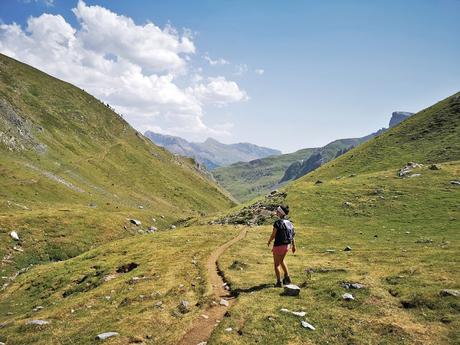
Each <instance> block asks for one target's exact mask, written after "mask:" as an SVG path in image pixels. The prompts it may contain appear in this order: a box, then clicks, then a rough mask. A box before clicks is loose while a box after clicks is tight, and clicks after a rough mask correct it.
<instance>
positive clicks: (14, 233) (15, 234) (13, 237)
mask: <svg viewBox="0 0 460 345" xmlns="http://www.w3.org/2000/svg"><path fill="white" fill-rule="evenodd" d="M10 236H11V238H12V239H13V240H16V241H19V235H18V233H17V232H16V231H11V232H10Z"/></svg>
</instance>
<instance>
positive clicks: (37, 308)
mask: <svg viewBox="0 0 460 345" xmlns="http://www.w3.org/2000/svg"><path fill="white" fill-rule="evenodd" d="M42 309H43V307H42V306H41V305H39V306H37V307H35V308H34V309H32V311H39V310H42Z"/></svg>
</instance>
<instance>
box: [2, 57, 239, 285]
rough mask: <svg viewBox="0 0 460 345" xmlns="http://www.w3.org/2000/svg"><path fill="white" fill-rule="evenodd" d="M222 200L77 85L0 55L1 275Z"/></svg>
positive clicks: (209, 208)
mask: <svg viewBox="0 0 460 345" xmlns="http://www.w3.org/2000/svg"><path fill="white" fill-rule="evenodd" d="M231 205H233V202H232V201H231V200H230V199H229V198H228V197H227V196H226V195H225V194H224V193H223V192H222V191H221V190H220V189H219V187H218V186H217V185H215V184H214V183H213V182H212V181H211V180H209V179H208V178H207V177H206V175H205V174H203V173H202V172H201V171H200V169H199V168H198V167H197V165H196V164H195V162H194V161H193V160H192V159H185V158H184V159H183V158H180V157H175V156H173V155H172V154H170V153H169V152H167V151H166V150H164V149H163V148H159V147H157V146H155V145H154V144H153V143H152V142H151V141H150V140H148V139H146V138H145V137H143V136H142V135H141V134H140V133H138V132H136V131H135V130H134V129H133V128H132V127H130V126H129V124H128V123H127V122H126V121H124V120H123V119H122V118H121V117H120V116H119V115H117V114H116V113H115V112H113V111H112V110H111V109H110V107H109V106H107V105H104V104H103V103H101V102H100V101H99V100H97V99H96V98H94V97H92V96H91V95H89V94H87V93H86V92H84V91H82V90H80V89H78V88H76V87H74V86H72V85H70V84H68V83H65V82H62V81H60V80H57V79H55V78H52V77H50V76H48V75H46V74H44V73H42V72H40V71H38V70H36V69H34V68H31V67H29V66H27V65H25V64H22V63H19V62H17V61H15V60H13V59H11V58H8V57H6V56H4V55H0V238H1V245H0V256H1V257H3V258H4V261H3V262H2V267H3V269H4V270H3V274H2V276H7V273H8V272H9V271H11V270H13V269H15V268H22V267H25V266H26V265H28V264H30V263H36V262H41V261H48V260H53V261H55V260H62V259H65V258H68V257H71V256H74V255H77V254H78V253H80V252H82V251H84V250H87V249H88V248H90V247H92V246H94V245H97V244H98V243H102V242H107V241H109V240H112V239H115V238H121V237H125V236H131V235H133V234H137V233H138V232H139V231H141V232H142V231H143V232H145V231H146V230H147V227H148V226H149V225H150V226H153V225H154V226H155V227H158V228H159V229H165V228H167V227H169V225H170V224H172V223H174V222H177V221H179V217H180V218H187V217H192V216H195V215H199V214H206V213H209V212H214V211H219V210H222V209H226V208H228V207H229V206H231ZM132 218H136V219H138V220H140V221H141V222H142V225H134V224H132V223H130V219H132ZM11 231H16V232H17V233H18V234H19V238H20V241H16V242H15V241H14V240H12V238H10V232H11ZM5 270H6V271H5ZM2 279H5V277H4V278H2Z"/></svg>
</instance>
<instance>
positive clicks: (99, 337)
mask: <svg viewBox="0 0 460 345" xmlns="http://www.w3.org/2000/svg"><path fill="white" fill-rule="evenodd" d="M119 335H120V334H118V333H117V332H105V333H101V334H98V335H96V340H105V339H108V338H111V337H117V336H119Z"/></svg>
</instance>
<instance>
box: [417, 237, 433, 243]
mask: <svg viewBox="0 0 460 345" xmlns="http://www.w3.org/2000/svg"><path fill="white" fill-rule="evenodd" d="M415 243H425V244H426V243H433V240H432V239H431V238H420V239H418V240H417V241H415Z"/></svg>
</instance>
